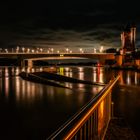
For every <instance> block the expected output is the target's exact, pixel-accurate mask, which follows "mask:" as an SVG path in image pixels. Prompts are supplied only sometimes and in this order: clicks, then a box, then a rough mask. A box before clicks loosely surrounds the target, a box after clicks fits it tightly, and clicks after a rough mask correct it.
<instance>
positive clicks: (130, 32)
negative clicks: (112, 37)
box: [121, 24, 136, 55]
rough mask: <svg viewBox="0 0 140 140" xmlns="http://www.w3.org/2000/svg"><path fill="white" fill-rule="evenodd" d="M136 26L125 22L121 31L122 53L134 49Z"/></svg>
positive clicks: (127, 52) (130, 51)
mask: <svg viewBox="0 0 140 140" xmlns="http://www.w3.org/2000/svg"><path fill="white" fill-rule="evenodd" d="M135 41H136V26H135V25H134V24H127V25H126V27H125V28H124V31H123V32H122V33H121V44H122V54H124V55H126V54H129V53H132V52H134V51H135Z"/></svg>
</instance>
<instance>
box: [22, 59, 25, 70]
mask: <svg viewBox="0 0 140 140" xmlns="http://www.w3.org/2000/svg"><path fill="white" fill-rule="evenodd" d="M21 67H22V68H23V67H25V60H21Z"/></svg>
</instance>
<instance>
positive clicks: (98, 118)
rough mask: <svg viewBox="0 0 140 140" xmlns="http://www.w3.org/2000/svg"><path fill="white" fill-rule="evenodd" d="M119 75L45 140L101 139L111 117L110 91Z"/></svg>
mask: <svg viewBox="0 0 140 140" xmlns="http://www.w3.org/2000/svg"><path fill="white" fill-rule="evenodd" d="M119 78H120V76H117V77H116V78H114V79H113V80H111V81H110V82H109V84H107V85H106V86H105V87H104V88H103V89H102V90H101V91H100V92H99V93H98V94H97V95H96V96H95V97H94V98H93V99H92V100H91V101H90V102H89V103H88V104H87V105H85V106H84V107H83V108H82V109H81V110H80V111H79V112H78V113H77V114H76V115H75V116H73V117H72V119H70V120H69V121H68V122H66V124H64V125H63V126H61V128H60V129H58V130H57V131H56V132H54V133H53V134H52V135H51V136H50V137H49V138H48V139H47V140H57V139H63V140H87V139H88V140H102V139H104V136H105V133H106V129H107V127H108V124H109V121H110V119H111V114H112V110H111V91H112V88H113V86H114V85H115V83H116V82H117V81H118V79H119Z"/></svg>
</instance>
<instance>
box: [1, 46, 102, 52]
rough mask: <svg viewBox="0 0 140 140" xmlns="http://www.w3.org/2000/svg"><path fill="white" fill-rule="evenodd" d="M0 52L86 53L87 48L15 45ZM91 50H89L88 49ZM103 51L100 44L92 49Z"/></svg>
mask: <svg viewBox="0 0 140 140" xmlns="http://www.w3.org/2000/svg"><path fill="white" fill-rule="evenodd" d="M0 52H5V53H10V52H12V53H42V52H47V53H86V52H87V50H86V49H83V48H79V50H78V51H73V50H71V49H69V48H66V49H63V50H61V51H60V50H55V49H54V48H48V49H47V50H45V49H43V48H36V49H31V48H25V47H19V46H17V47H16V48H15V49H14V48H12V50H11V51H10V50H9V49H2V48H0ZM90 52H91V51H90ZM97 52H100V53H103V52H104V47H103V46H101V47H100V49H99V50H97V49H96V48H94V49H93V53H97Z"/></svg>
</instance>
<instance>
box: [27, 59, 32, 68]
mask: <svg viewBox="0 0 140 140" xmlns="http://www.w3.org/2000/svg"><path fill="white" fill-rule="evenodd" d="M27 67H29V68H32V67H33V61H32V60H27Z"/></svg>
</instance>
